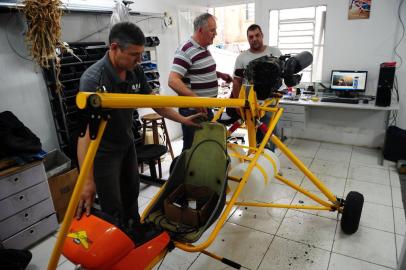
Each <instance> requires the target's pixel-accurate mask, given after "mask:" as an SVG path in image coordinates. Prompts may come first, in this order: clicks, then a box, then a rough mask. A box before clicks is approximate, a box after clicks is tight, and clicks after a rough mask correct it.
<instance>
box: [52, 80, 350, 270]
mask: <svg viewBox="0 0 406 270" xmlns="http://www.w3.org/2000/svg"><path fill="white" fill-rule="evenodd" d="M279 99H280V98H278V97H277V98H273V99H272V100H268V101H267V102H265V103H264V104H262V105H261V104H259V103H258V102H257V98H256V93H255V91H254V89H253V86H249V85H247V86H246V85H243V87H242V88H241V91H240V95H239V98H238V99H218V98H202V97H199V98H197V97H180V96H153V95H137V94H111V93H89V92H80V93H78V95H77V98H76V102H77V105H78V107H79V108H80V109H85V108H88V107H91V108H93V109H95V110H99V111H102V109H124V108H164V107H179V108H181V107H192V108H193V107H222V109H220V110H219V112H218V113H217V114H216V115H215V116H214V119H213V121H216V120H217V119H218V118H219V117H220V115H221V113H222V111H223V110H224V108H225V107H234V108H237V109H238V110H239V112H240V115H241V117H242V119H243V120H244V121H245V126H246V128H247V130H248V139H249V147H248V148H249V150H248V153H249V154H255V155H254V157H253V158H250V161H251V162H250V164H249V166H248V168H247V170H246V172H245V173H244V175H243V176H242V178H237V177H233V176H229V177H228V179H229V180H230V181H235V182H238V186H237V188H236V189H235V190H234V192H233V194H232V196H231V199H230V200H229V201H228V202H227V206H226V207H225V209H224V211H223V212H222V214H221V215H220V217H219V218H218V220H217V223H216V225H215V228H214V230H213V231H212V232H211V234H210V235H209V237H208V238H207V239H206V241H204V242H202V243H201V244H199V245H196V246H195V245H192V244H188V243H181V242H175V246H176V247H177V248H180V249H182V250H185V251H188V252H202V253H204V254H206V255H208V256H211V257H213V258H215V259H217V260H219V259H221V257H219V256H217V255H215V254H212V253H210V252H208V251H206V250H205V249H206V248H207V247H208V246H209V245H210V244H211V243H212V242H213V241H214V239H215V238H216V236H217V235H218V233H219V231H220V229H221V227H222V226H223V224H224V223H225V221H226V219H227V217H228V215H229V213H230V211H231V209H232V207H233V206H235V205H241V206H256V207H275V208H293V209H308V210H326V211H336V210H337V211H339V212H342V210H343V205H342V200H340V199H338V198H337V197H336V196H335V195H333V193H332V192H331V191H330V190H329V189H328V188H327V187H326V186H325V185H324V183H323V182H321V181H320V180H319V179H318V178H317V177H316V176H315V175H314V174H313V173H312V172H311V171H310V170H309V169H308V168H307V167H306V166H305V165H304V164H303V162H302V161H300V160H299V159H298V158H297V157H296V156H295V155H294V154H293V153H292V152H291V151H290V150H289V148H288V147H287V146H286V145H285V144H283V142H282V141H281V140H280V139H279V138H278V137H276V136H275V135H273V130H274V129H275V126H276V124H277V123H278V121H279V119H280V117H281V115H282V113H283V108H281V107H280V106H279ZM270 104H273V105H272V106H270ZM265 112H272V115H273V116H272V118H271V120H270V122H269V124H268V130H267V132H266V134H265V136H264V138H263V140H262V142H261V143H260V144H259V146H258V147H257V142H256V124H257V121H258V119H260V118H261V117H262V116H263V114H264V113H265ZM93 117H96V118H99V120H100V123H99V125H98V131H97V135H96V134H94V135H95V138H94V139H93V140H92V141H91V142H90V145H89V148H88V151H87V153H86V156H85V158H84V161H83V164H82V168H81V170H80V174H79V177H78V180H77V183H76V186H75V189H74V191H73V194H72V197H71V200H70V203H69V206H68V209H67V211H66V214H65V217H64V220H63V223H62V225H61V228H60V230H59V233H58V238H57V241H56V244H55V246H54V249H53V252H52V255H51V258H50V261H49V264H48V269H50V270H51V269H55V268H56V266H57V262H58V260H59V257H60V254H61V249H62V246H63V244H64V241H65V238H66V236H67V233H68V230H69V227H70V224H71V222H72V219H73V216H74V214H75V210H76V207H77V205H78V202H79V199H80V194H81V190H82V188H83V186H84V183H85V176H86V175H87V174H88V172H89V170H90V168H91V165H92V163H93V160H94V157H95V155H96V152H97V149H98V147H99V143H100V140H101V138H102V135H103V132H104V130H105V127H106V124H107V121H108V119H107V117H104V118H103V117H102V116H101V115H100V114H94V115H93ZM269 139H270V140H271V141H272V142H273V143H274V144H275V145H276V147H278V148H279V149H280V151H281V152H282V153H283V154H285V155H286V156H287V157H288V159H289V160H290V161H291V162H292V163H293V164H294V165H296V166H297V168H298V169H299V170H300V171H302V172H303V173H304V174H305V175H306V177H307V178H308V179H309V180H310V181H311V182H312V183H313V184H314V185H315V186H316V187H317V188H318V189H319V190H320V191H321V192H322V193H323V194H324V195H325V196H326V198H327V199H328V200H325V199H324V200H323V199H321V198H320V197H318V196H317V195H315V194H314V193H312V192H310V191H308V190H306V189H304V188H302V187H301V186H299V185H297V184H295V183H293V182H292V181H290V180H288V179H286V178H284V177H282V176H281V175H278V174H277V175H275V178H276V179H278V180H279V181H281V182H282V183H285V184H286V185H288V186H290V187H291V188H293V189H295V190H297V191H299V192H301V193H303V194H304V195H306V196H307V197H309V198H311V199H312V200H314V201H315V202H317V203H318V204H320V205H321V206H317V205H289V204H277V203H259V202H245V201H244V202H237V198H238V196H239V195H240V193H241V192H242V190H243V188H244V186H245V184H246V183H247V181H248V179H249V176H250V174H251V171H252V170H253V169H254V167H255V165H256V162H257V160H258V158H259V157H260V155H261V153H263V151H264V148H265V145H266V143H267V142H268V141H269ZM234 146H235V145H234ZM162 190H163V188H161V189H160V191H159V192H158V193H157V194H156V195H155V197H154V199H153V200H152V201H151V202H150V204H149V205H148V206H147V208H146V209H145V210H144V212H143V215H142V217H141V218H142V220H143V219H144V218H145V213H148V211H149V209H150V207H151V206H152V205H153V204H154V201H155V199H156V198H158V196H159V194H160V192H161V191H162ZM158 259H159V258H157V260H156V261H154V262H155V263H156V262H158V261H159V260H158Z"/></svg>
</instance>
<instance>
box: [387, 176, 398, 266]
mask: <svg viewBox="0 0 406 270" xmlns="http://www.w3.org/2000/svg"><path fill="white" fill-rule="evenodd" d="M388 172H389V168H388ZM389 184H390V195H391V201H392V218H393V237H394V240H395V257H396V264H398V263H399V259H398V246H397V243H396V242H397V239H396V219H395V208H394V207H395V204H394V201H393V189H392V181H390V172H389Z"/></svg>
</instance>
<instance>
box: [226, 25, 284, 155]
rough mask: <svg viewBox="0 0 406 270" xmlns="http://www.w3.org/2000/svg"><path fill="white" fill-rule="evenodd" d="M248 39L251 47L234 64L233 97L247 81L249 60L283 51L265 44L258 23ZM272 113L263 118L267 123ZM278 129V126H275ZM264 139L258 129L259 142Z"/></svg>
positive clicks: (252, 27) (250, 29)
mask: <svg viewBox="0 0 406 270" xmlns="http://www.w3.org/2000/svg"><path fill="white" fill-rule="evenodd" d="M247 39H248V43H249V44H250V48H249V49H248V50H246V51H243V52H241V53H240V55H238V57H237V59H236V61H235V66H234V78H233V90H232V92H231V98H238V95H239V93H240V89H241V86H242V84H243V83H244V84H245V83H247V82H246V81H245V79H244V72H245V69H246V68H247V66H248V64H249V62H251V61H252V60H255V59H257V58H259V57H262V56H265V55H268V56H270V55H272V56H275V57H279V56H281V54H282V53H281V51H280V50H279V48H277V47H271V46H268V45H264V34H263V33H262V29H261V27H260V26H259V25H257V24H252V25H250V26H249V27H248V29H247ZM270 116H271V115H270V113H266V114H265V116H264V117H263V118H262V119H261V120H262V121H263V122H264V123H265V124H266V125H268V123H269V120H270ZM275 130H276V128H275ZM262 139H263V134H262V132H261V131H259V130H258V132H257V143H260V142H261V141H262ZM268 147H269V148H270V149H271V150H274V148H275V146H274V145H272V144H271V145H269V146H268Z"/></svg>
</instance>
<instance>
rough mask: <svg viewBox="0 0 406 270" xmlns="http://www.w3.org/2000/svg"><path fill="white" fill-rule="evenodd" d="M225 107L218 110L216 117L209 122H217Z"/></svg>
mask: <svg viewBox="0 0 406 270" xmlns="http://www.w3.org/2000/svg"><path fill="white" fill-rule="evenodd" d="M224 110H225V107H222V108H220V110H218V112H217V113H216V115H215V116H214V117H213V119H212V120H211V122H217V120H219V119H220V117H221V114H222V113H223V112H224Z"/></svg>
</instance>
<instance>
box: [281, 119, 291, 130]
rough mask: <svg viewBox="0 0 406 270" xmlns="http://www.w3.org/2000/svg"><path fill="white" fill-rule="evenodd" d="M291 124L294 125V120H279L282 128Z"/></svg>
mask: <svg viewBox="0 0 406 270" xmlns="http://www.w3.org/2000/svg"><path fill="white" fill-rule="evenodd" d="M291 126H292V121H285V120H279V122H278V127H280V128H288V127H291Z"/></svg>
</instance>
